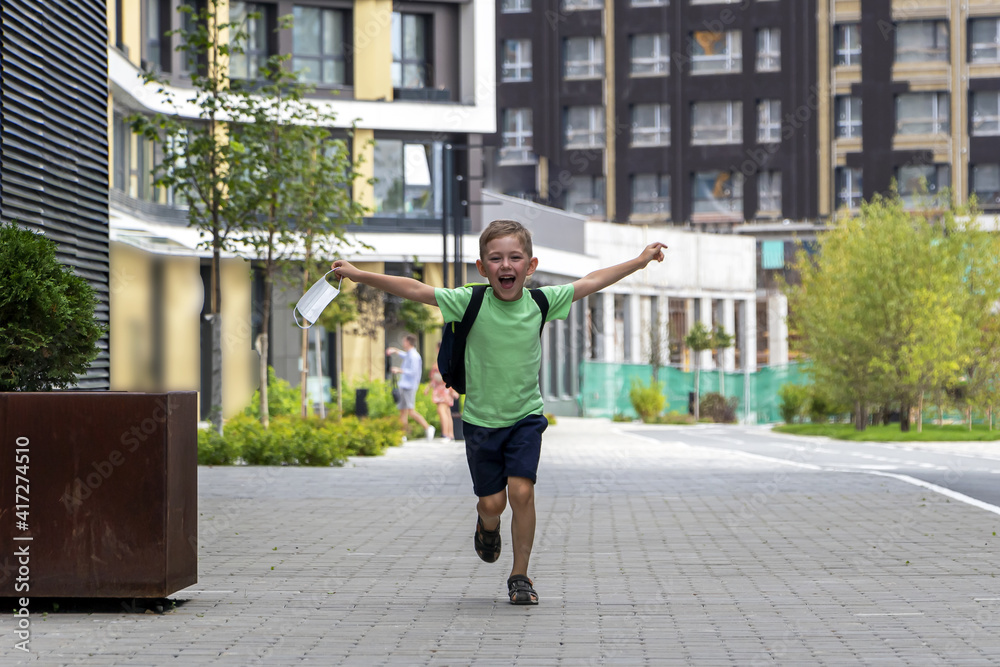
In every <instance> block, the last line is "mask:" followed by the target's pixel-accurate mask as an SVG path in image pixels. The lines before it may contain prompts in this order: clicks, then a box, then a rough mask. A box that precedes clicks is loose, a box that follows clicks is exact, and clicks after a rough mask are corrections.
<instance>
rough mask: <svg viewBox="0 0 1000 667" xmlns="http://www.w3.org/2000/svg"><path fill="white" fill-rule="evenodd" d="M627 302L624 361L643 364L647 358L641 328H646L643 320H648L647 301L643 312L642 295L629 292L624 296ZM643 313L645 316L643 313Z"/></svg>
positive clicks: (646, 361)
mask: <svg viewBox="0 0 1000 667" xmlns="http://www.w3.org/2000/svg"><path fill="white" fill-rule="evenodd" d="M625 302H626V303H627V304H628V306H627V308H626V310H625V317H626V320H625V335H626V336H628V337H629V341H630V343H629V352H630V353H631V354H630V355H629V358H628V359H626V360H625V361H626V362H628V363H632V364H645V363H648V361H649V359H648V358H644V355H643V348H642V339H643V338H644V336H643V330H644V329H646V328H647V327H646V325H645V324H644V322H648V321H649V311H648V302H647V304H646V306H647V309H646V312H645V313H643V303H642V297H640V296H639V295H638V294H629V295H627V296H626V297H625ZM644 314H645V317H643V315H644Z"/></svg>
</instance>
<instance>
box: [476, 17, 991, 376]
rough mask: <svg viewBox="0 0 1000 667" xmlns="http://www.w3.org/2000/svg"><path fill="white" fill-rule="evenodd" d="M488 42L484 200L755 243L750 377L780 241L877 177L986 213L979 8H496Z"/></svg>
mask: <svg viewBox="0 0 1000 667" xmlns="http://www.w3.org/2000/svg"><path fill="white" fill-rule="evenodd" d="M497 38H498V44H497V49H498V58H497V60H498V65H497V77H498V82H499V83H498V94H497V100H498V104H497V114H498V119H497V123H498V132H497V134H496V135H494V136H493V137H488V138H487V142H488V143H491V144H492V145H493V146H494V147H495V159H494V160H493V162H492V165H491V166H492V168H491V170H490V173H489V179H488V182H489V184H490V186H491V187H492V188H495V189H497V190H498V191H501V192H504V193H507V194H511V195H514V196H519V197H524V198H527V199H531V200H533V201H538V202H544V203H547V204H550V205H554V206H558V207H562V208H565V209H567V210H570V211H574V212H577V213H580V214H583V215H586V216H588V217H590V218H592V219H602V220H609V221H613V222H618V223H631V224H668V225H679V226H683V227H686V228H689V229H696V230H705V231H712V232H735V233H741V234H750V235H753V236H755V237H757V238H758V308H757V311H758V312H757V318H756V320H757V324H758V335H757V341H758V345H759V346H760V353H759V355H758V361H759V362H760V363H768V361H772V362H773V361H774V360H773V359H771V360H769V359H768V355H767V353H766V351H765V350H766V349H767V348H768V345H767V341H768V338H769V336H770V335H771V328H773V327H774V326H777V325H778V323H779V322H780V321H781V319H782V318H783V316H784V305H783V303H782V298H781V296H780V295H779V294H777V289H776V285H777V283H776V280H775V278H776V276H777V275H778V274H782V273H785V272H786V271H787V267H788V265H789V260H791V258H792V257H793V255H794V251H795V246H794V244H793V243H792V241H793V240H796V239H797V240H806V241H807V242H808V240H810V239H811V238H814V237H815V234H816V233H817V232H819V231H820V230H822V229H823V227H824V226H825V224H826V223H827V222H828V221H829V220H830V218H831V217H832V216H833V215H835V214H836V212H837V211H838V210H840V209H843V208H846V209H848V210H854V209H856V208H857V207H858V206H859V204H860V202H861V200H862V199H863V198H865V199H867V198H870V197H871V196H872V195H873V194H874V193H876V192H887V191H888V190H889V188H890V184H891V182H892V181H893V180H895V181H896V182H897V183H898V187H899V191H900V194H901V195H902V196H903V198H904V200H905V201H907V202H910V203H913V204H916V203H918V202H919V201H925V198H922V197H921V194H920V188H921V187H922V186H921V183H926V185H927V188H928V191H929V192H928V194H929V195H930V196H934V195H935V194H936V193H937V192H938V191H939V190H940V189H942V188H949V189H950V191H951V192H952V194H953V196H954V198H955V200H956V201H957V202H959V203H962V202H965V201H967V200H968V198H969V196H970V195H971V194H973V193H975V194H976V196H977V198H978V201H979V205H980V206H981V207H982V208H983V209H984V211H985V212H987V213H992V212H997V211H1000V196H998V191H1000V167H998V162H1000V157H998V156H1000V124H998V123H1000V121H998V118H1000V116H998V109H1000V106H998V104H1000V102H998V99H1000V92H998V91H1000V55H998V54H1000V8H998V5H997V4H996V2H993V1H991V0H971V1H969V2H959V0H895V1H893V0H618V1H614V0H500V2H499V3H498V6H497ZM769 323H770V324H769ZM779 335H780V334H779ZM772 349H773V346H772ZM779 356H780V355H779Z"/></svg>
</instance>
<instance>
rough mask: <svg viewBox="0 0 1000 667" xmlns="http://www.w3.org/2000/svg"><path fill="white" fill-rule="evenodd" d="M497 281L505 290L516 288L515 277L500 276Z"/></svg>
mask: <svg viewBox="0 0 1000 667" xmlns="http://www.w3.org/2000/svg"><path fill="white" fill-rule="evenodd" d="M497 281H498V282H499V283H500V287H502V288H504V289H510V288H511V287H513V286H514V276H500V277H499V278H497Z"/></svg>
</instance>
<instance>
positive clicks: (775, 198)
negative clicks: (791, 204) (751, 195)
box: [757, 171, 781, 217]
mask: <svg viewBox="0 0 1000 667" xmlns="http://www.w3.org/2000/svg"><path fill="white" fill-rule="evenodd" d="M757 215H759V216H761V217H778V216H780V215H781V172H780V171H762V172H760V173H759V174H757Z"/></svg>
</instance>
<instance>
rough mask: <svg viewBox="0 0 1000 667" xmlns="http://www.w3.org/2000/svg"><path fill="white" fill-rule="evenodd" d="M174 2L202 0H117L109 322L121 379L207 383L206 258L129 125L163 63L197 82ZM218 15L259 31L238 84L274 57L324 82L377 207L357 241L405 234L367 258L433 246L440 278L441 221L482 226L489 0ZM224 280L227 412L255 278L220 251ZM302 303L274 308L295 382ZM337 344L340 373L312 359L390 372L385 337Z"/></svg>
mask: <svg viewBox="0 0 1000 667" xmlns="http://www.w3.org/2000/svg"><path fill="white" fill-rule="evenodd" d="M181 5H187V6H189V7H190V8H192V9H193V10H195V11H196V12H197V11H198V10H200V9H202V8H203V7H204V6H205V2H204V0H119V1H118V2H115V3H108V17H107V19H108V31H109V47H108V72H109V76H110V80H111V98H110V100H109V101H108V121H109V123H110V131H109V135H110V137H111V141H110V144H111V165H110V172H111V177H110V184H111V240H112V245H111V264H112V267H113V269H114V268H117V269H118V273H115V274H113V276H114V275H119V278H120V279H118V280H117V281H116V280H114V279H113V280H112V282H113V283H114V289H113V290H112V318H111V328H112V336H114V335H115V333H116V332H120V333H121V335H124V336H128V337H129V338H130V340H131V341H132V344H128V345H117V346H113V349H112V357H113V358H112V362H113V363H112V378H111V385H112V387H113V388H121V389H137V388H138V389H141V388H145V387H148V386H150V385H163V384H166V385H168V386H185V387H188V388H198V387H199V386H200V387H201V388H203V389H204V388H205V387H206V383H207V382H209V381H210V377H209V376H208V375H207V373H208V367H209V366H210V364H209V363H208V360H209V358H210V357H209V354H210V350H209V349H208V340H209V336H208V335H207V332H206V331H205V325H204V324H202V325H200V326H199V324H198V318H197V312H196V311H197V310H198V309H199V308H202V309H204V308H205V307H206V305H207V301H208V299H207V298H202V295H203V291H202V289H203V288H202V286H203V285H207V284H208V282H209V280H208V259H207V254H208V253H207V251H206V250H205V249H204V248H202V247H201V246H200V245H199V243H198V237H197V234H196V233H195V232H194V230H192V229H190V228H189V227H188V226H187V212H186V209H185V208H184V207H183V206H181V205H179V204H178V203H177V202H174V201H173V200H172V199H171V197H170V193H169V192H165V191H164V190H163V189H162V188H156V187H154V185H153V176H152V173H153V169H154V166H155V164H156V163H157V161H158V160H159V159H160V156H159V155H158V147H157V145H155V144H152V143H150V142H148V141H147V140H146V139H145V138H143V137H141V136H136V135H134V134H133V133H132V132H131V130H130V127H129V125H128V121H127V119H128V117H129V116H131V115H132V114H137V113H138V114H152V113H154V112H156V111H160V110H163V105H162V103H161V102H160V101H159V97H158V95H157V92H156V91H157V86H153V85H148V84H144V83H143V81H142V79H141V77H140V73H141V71H142V70H149V69H154V70H157V71H158V72H159V73H160V74H161V75H162V77H164V78H165V79H166V80H167V81H168V85H169V86H170V87H172V88H173V89H174V90H175V91H177V92H178V93H179V97H180V98H183V97H184V94H185V92H187V91H190V90H192V83H191V72H190V71H189V63H188V59H187V58H185V57H184V54H183V53H182V52H180V51H178V50H177V46H178V45H179V44H180V43H181V42H180V40H181V35H179V34H178V33H177V31H181V32H183V31H185V30H188V29H190V24H189V22H190V21H191V20H192V18H191V17H192V14H186V13H184V12H179V11H178V9H179V8H180V6H181ZM218 15H219V20H220V21H223V22H224V21H227V20H231V21H235V22H242V24H243V25H244V26H245V28H246V30H247V32H248V34H249V36H250V37H249V41H248V42H247V44H246V48H245V52H244V53H240V54H237V55H234V56H233V57H232V58H231V59H230V61H229V68H230V69H229V74H230V76H231V77H232V78H233V79H243V80H252V79H254V78H256V77H257V76H258V72H259V70H260V67H261V64H262V63H263V62H264V61H266V59H267V58H268V57H269V56H271V55H274V54H287V55H289V56H291V66H292V68H293V69H295V70H297V71H298V72H299V76H300V78H301V79H302V80H303V81H305V82H308V83H311V84H313V85H314V86H315V92H314V93H313V94H312V101H313V102H314V103H316V104H317V105H318V106H319V107H321V108H323V109H324V110H327V111H330V112H332V113H334V114H335V115H336V127H335V128H333V130H334V131H335V132H336V131H342V132H345V133H346V131H347V129H348V128H351V129H352V130H353V135H352V136H353V143H352V144H351V145H352V149H353V155H354V157H355V158H356V159H358V160H359V161H360V171H361V177H360V178H359V179H357V181H355V185H354V191H353V196H354V198H355V200H357V201H360V202H361V203H363V204H364V205H365V206H366V207H367V209H368V211H369V214H368V216H367V217H366V218H365V220H364V222H363V224H362V225H360V226H359V227H357V228H354V229H351V230H350V231H351V232H352V235H353V238H360V240H362V241H363V242H365V243H367V244H368V245H369V246H372V247H376V248H377V247H380V246H384V245H385V244H384V243H383V242H382V241H381V240H378V239H379V238H380V237H381V238H382V239H383V240H384V239H385V238H386V235H387V233H389V232H391V233H392V235H393V241H398V240H400V237H401V236H402V238H403V239H405V240H406V242H405V243H404V244H403V245H402V246H401V251H400V252H399V253H398V254H395V255H386V254H385V253H384V252H375V253H370V254H369V256H368V257H367V258H366V259H368V260H369V262H368V263H367V264H366V266H369V267H370V268H372V269H373V270H378V271H390V272H391V271H402V270H405V269H406V267H405V266H404V263H405V262H406V261H408V260H410V259H412V258H414V257H416V256H418V255H424V257H425V258H426V254H427V253H430V252H436V254H437V256H438V263H437V264H436V266H435V267H428V268H427V269H426V271H425V273H426V278H427V279H428V280H430V281H432V282H435V283H436V284H443V282H444V280H445V276H444V275H443V274H442V271H441V264H440V262H441V255H442V245H441V233H442V219H445V220H448V219H449V218H450V220H449V222H450V223H451V224H452V225H453V226H454V225H456V224H458V225H461V227H462V228H463V229H469V228H478V226H479V221H478V219H477V216H478V215H479V213H478V209H476V208H475V207H468V206H466V207H462V206H461V202H462V201H476V200H478V199H479V198H480V197H479V195H478V189H479V187H480V182H479V180H478V179H476V178H475V176H476V173H475V170H476V169H477V168H478V165H479V164H480V162H481V159H480V157H479V155H478V153H477V151H478V150H479V149H478V148H475V147H476V146H478V145H480V144H481V141H480V140H479V135H480V134H481V133H483V132H487V133H488V132H492V131H493V130H494V129H495V113H496V112H495V103H494V80H493V76H494V74H493V73H494V69H495V63H494V53H493V49H492V48H491V46H490V45H491V44H492V43H493V42H494V38H495V31H494V15H493V6H492V4H491V3H488V2H486V1H485V0H475V1H474V2H452V1H449V0H442V1H441V2H401V3H393V2H390V1H389V0H355V1H353V2H352V1H351V0H347V1H342V0H310V1H308V2H305V1H303V2H293V1H292V0H261V1H259V2H238V1H236V0H231V1H229V2H222V3H220V5H219V7H218ZM286 16H291V17H292V18H293V24H292V27H291V28H290V29H289V28H285V29H279V25H280V17H286ZM192 111H193V110H192ZM182 113H185V112H183V111H182ZM189 115H190V118H189V120H190V121H191V122H198V121H197V118H196V116H195V114H194V113H190V114H189ZM345 136H346V135H345ZM470 165H473V168H472V169H471V170H470ZM459 177H461V178H459ZM452 183H458V184H459V185H460V187H457V188H452V187H450V184H452ZM456 221H457V222H456ZM453 228H454V227H453ZM435 239H436V241H435ZM462 266H463V267H464V265H462ZM222 282H223V287H222V291H223V300H222V307H223V316H222V326H223V332H222V341H223V343H222V348H223V359H224V363H223V369H224V377H223V387H224V389H225V390H224V391H223V392H222V393H223V401H224V411H225V412H227V413H232V412H233V411H234V410H236V409H239V408H240V407H242V406H243V405H245V403H246V401H247V400H248V399H249V393H248V392H249V391H252V375H253V370H252V369H253V368H254V364H253V363H252V355H253V347H254V338H255V336H256V334H257V333H258V332H259V329H260V314H259V311H258V308H259V303H260V299H259V286H260V285H259V280H258V279H257V278H256V277H255V276H254V274H253V273H252V272H251V271H248V270H247V266H246V264H245V263H244V261H243V260H241V259H239V258H236V257H230V258H228V259H227V261H226V266H225V267H224V269H223V275H222ZM295 298H296V297H295V296H293V293H292V292H291V291H290V292H289V293H288V294H287V295H282V296H281V297H280V298H279V302H278V303H276V304H275V305H274V310H273V312H274V313H275V316H274V317H273V318H272V325H271V327H270V328H271V332H270V339H271V345H270V354H269V362H270V363H271V364H272V365H273V366H274V367H275V369H276V372H277V373H278V375H279V377H284V378H286V379H289V380H292V381H293V382H295V383H297V382H298V380H299V366H298V359H299V356H300V350H301V343H300V340H301V337H300V336H299V335H298V329H295V328H294V326H293V325H292V323H291V320H290V319H289V318H288V317H286V316H285V315H286V314H287V313H288V312H289V311H288V310H286V308H285V306H286V305H287V303H286V302H287V301H288V300H291V301H292V302H294V301H295ZM116 306H117V307H116ZM168 311H170V312H168ZM192 311H194V315H195V316H194V317H192V316H191V315H192ZM332 335H333V334H332V332H330V333H329V336H332ZM376 339H377V340H376ZM332 342H333V341H332V340H331V339H329V338H328V339H327V340H325V341H324V343H326V344H325V345H324V346H323V347H322V348H321V349H323V348H325V349H326V350H328V351H331V350H332V349H333V348H334V346H333V345H331V344H329V343H332ZM341 342H342V344H343V359H344V366H345V368H342V369H337V368H336V367H335V366H334V359H333V355H332V354H330V355H327V354H324V355H322V357H321V358H320V359H319V361H320V362H321V366H322V367H324V371H325V373H324V375H325V376H326V377H327V378H329V377H330V375H331V374H332V373H336V372H338V370H344V371H346V372H347V373H349V374H352V375H360V376H368V375H375V376H377V377H381V375H382V372H383V362H384V358H385V355H384V354H382V351H383V350H384V346H385V340H384V334H383V333H381V332H380V333H379V334H378V335H377V336H375V337H374V338H373V337H371V336H350V335H345V337H344V340H343V341H341ZM366 346H367V347H372V346H376V347H379V350H378V352H379V353H378V354H377V355H374V356H373V355H371V354H368V353H367V351H365V350H366ZM312 366H313V369H314V370H315V369H316V367H317V360H316V359H313V362H312ZM369 366H370V367H371V368H369ZM203 403H204V401H203ZM204 407H205V406H204V405H203V415H204Z"/></svg>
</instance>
